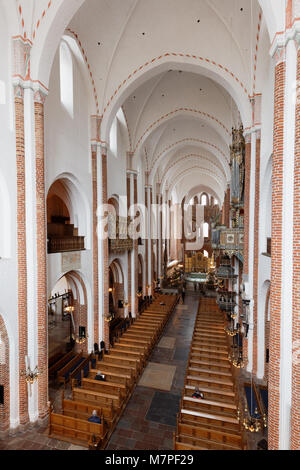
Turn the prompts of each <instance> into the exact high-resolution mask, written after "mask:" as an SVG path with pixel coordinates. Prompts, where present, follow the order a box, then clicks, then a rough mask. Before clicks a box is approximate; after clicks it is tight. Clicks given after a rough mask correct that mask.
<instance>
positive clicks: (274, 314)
mask: <svg viewBox="0 0 300 470" xmlns="http://www.w3.org/2000/svg"><path fill="white" fill-rule="evenodd" d="M285 75H286V66H285V62H280V63H279V64H278V65H277V66H276V68H275V108H274V150H273V175H272V264H271V329H270V364H269V449H270V450H276V449H278V447H279V406H280V315H281V312H280V309H281V279H282V260H281V256H282V189H283V139H284V88H285V87H284V85H285Z"/></svg>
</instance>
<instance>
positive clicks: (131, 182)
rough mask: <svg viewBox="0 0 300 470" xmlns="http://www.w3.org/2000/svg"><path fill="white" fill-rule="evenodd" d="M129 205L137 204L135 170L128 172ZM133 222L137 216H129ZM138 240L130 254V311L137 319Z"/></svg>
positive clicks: (134, 242) (134, 241)
mask: <svg viewBox="0 0 300 470" xmlns="http://www.w3.org/2000/svg"><path fill="white" fill-rule="evenodd" d="M127 204H128V210H129V208H130V207H133V206H134V205H136V204H137V173H136V171H134V170H127ZM129 215H130V217H131V221H133V220H134V218H135V217H136V214H129ZM137 260H138V240H133V250H132V251H131V252H129V253H128V297H129V298H128V301H129V311H131V313H132V316H133V317H136V315H137V313H138V297H137V288H138V272H137Z"/></svg>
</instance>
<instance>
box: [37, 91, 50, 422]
mask: <svg viewBox="0 0 300 470" xmlns="http://www.w3.org/2000/svg"><path fill="white" fill-rule="evenodd" d="M36 98H37V101H35V103H34V114H35V152H36V221H37V312H38V367H39V369H40V370H44V372H43V374H41V375H40V377H39V380H38V391H39V398H38V400H39V418H40V419H44V418H45V417H46V416H47V414H48V406H47V403H48V374H47V364H48V349H47V345H48V330H47V325H48V313H47V242H46V237H47V235H46V195H45V160H44V159H45V155H44V104H43V97H42V96H41V95H40V94H39V93H37V94H36Z"/></svg>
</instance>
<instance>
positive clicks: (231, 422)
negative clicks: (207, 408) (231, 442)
mask: <svg viewBox="0 0 300 470" xmlns="http://www.w3.org/2000/svg"><path fill="white" fill-rule="evenodd" d="M180 413H181V420H182V422H183V423H186V424H192V425H195V424H196V425H200V426H203V425H205V427H208V428H209V429H210V428H211V429H217V430H218V431H223V430H225V432H227V431H229V432H231V433H232V432H233V433H235V434H238V435H239V436H240V435H241V434H240V424H239V421H238V420H237V419H236V418H232V417H230V416H219V415H217V414H213V413H205V412H200V411H194V410H186V409H181V412H180Z"/></svg>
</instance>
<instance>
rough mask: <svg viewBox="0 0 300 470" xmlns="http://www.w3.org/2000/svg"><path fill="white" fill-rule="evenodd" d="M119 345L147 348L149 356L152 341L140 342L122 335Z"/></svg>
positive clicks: (146, 351)
mask: <svg viewBox="0 0 300 470" xmlns="http://www.w3.org/2000/svg"><path fill="white" fill-rule="evenodd" d="M117 345H118V346H122V347H127V348H135V347H137V348H142V349H144V350H145V353H146V356H147V357H149V354H150V352H151V344H150V342H140V341H138V340H135V339H130V338H125V337H122V338H120V339H119V340H118V342H117Z"/></svg>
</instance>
